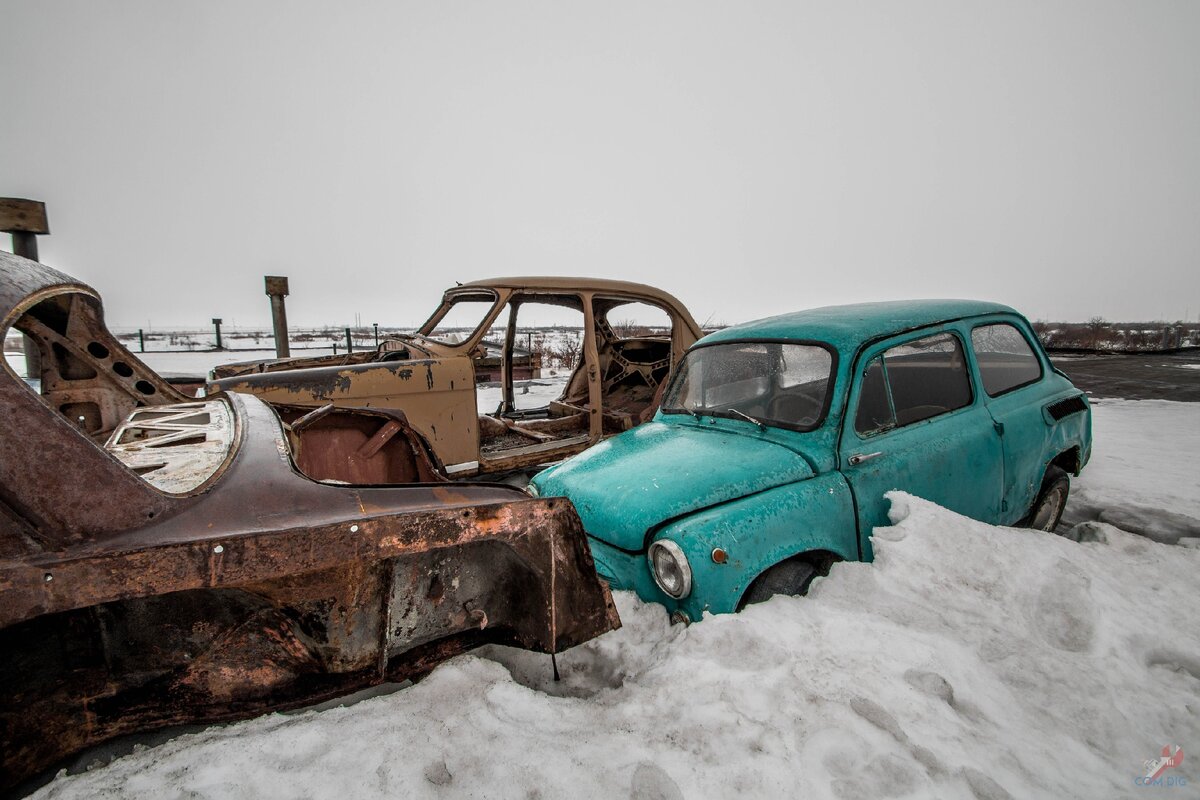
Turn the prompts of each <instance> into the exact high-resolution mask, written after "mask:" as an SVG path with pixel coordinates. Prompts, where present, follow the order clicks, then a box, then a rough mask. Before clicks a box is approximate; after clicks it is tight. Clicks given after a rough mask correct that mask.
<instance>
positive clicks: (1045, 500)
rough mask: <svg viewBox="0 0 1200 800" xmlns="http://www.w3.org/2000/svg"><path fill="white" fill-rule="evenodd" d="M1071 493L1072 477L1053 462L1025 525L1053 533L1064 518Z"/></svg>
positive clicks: (1047, 469)
mask: <svg viewBox="0 0 1200 800" xmlns="http://www.w3.org/2000/svg"><path fill="white" fill-rule="evenodd" d="M1070 493H1071V479H1070V477H1068V475H1067V473H1066V472H1064V471H1063V470H1062V469H1060V468H1059V467H1056V466H1054V465H1053V464H1051V465H1050V466H1048V467H1046V477H1045V478H1044V479H1043V480H1042V488H1041V491H1039V492H1038V496H1037V499H1036V500H1034V501H1033V508H1031V509H1030V510H1029V516H1028V517H1026V518H1025V527H1027V528H1033V529H1034V530H1039V531H1046V532H1047V533H1053V532H1054V529H1055V528H1057V527H1058V522H1059V520H1061V519H1062V514H1063V509H1064V508H1066V507H1067V496H1068V495H1069V494H1070Z"/></svg>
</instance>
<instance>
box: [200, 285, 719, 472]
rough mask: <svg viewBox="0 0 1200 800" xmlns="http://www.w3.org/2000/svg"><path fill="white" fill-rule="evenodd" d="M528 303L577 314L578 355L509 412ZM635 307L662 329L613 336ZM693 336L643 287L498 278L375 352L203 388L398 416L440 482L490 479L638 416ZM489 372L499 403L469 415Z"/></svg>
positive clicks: (449, 294)
mask: <svg viewBox="0 0 1200 800" xmlns="http://www.w3.org/2000/svg"><path fill="white" fill-rule="evenodd" d="M472 302H474V303H477V304H479V305H480V306H482V307H484V308H486V311H481V312H479V313H480V316H479V318H478V322H477V327H476V328H475V329H474V331H473V332H468V333H467V335H465V336H464V337H463V338H462V339H461V340H459V341H454V342H451V341H449V340H447V339H444V338H441V339H439V338H438V337H437V336H436V333H437V330H438V326H439V324H440V323H441V321H442V320H444V319H446V318H447V317H448V316H449V315H450V314H452V309H453V308H454V307H455V306H456V305H457V304H459V303H468V304H469V303H472ZM538 306H542V307H553V308H565V309H571V310H573V311H576V312H578V313H579V320H580V323H581V324H582V330H583V336H582V340H581V343H580V345H581V346H580V351H581V352H580V353H579V354H578V359H577V361H576V363H575V364H574V366H573V368H572V369H571V372H570V375H569V377H568V379H567V381H566V386H565V388H564V390H563V393H562V395H561V396H560V397H559V398H558V399H557V400H556V401H554V402H552V403H550V404H549V405H548V406H547V407H546V408H544V409H536V410H532V409H523V410H518V409H517V407H516V403H515V396H514V388H513V384H514V379H515V376H517V375H518V374H519V372H520V370H521V369H525V370H531V369H532V363H533V361H532V359H533V355H532V353H530V354H527V355H520V354H518V352H517V350H518V338H519V337H518V332H517V326H516V325H517V323H516V320H517V312H518V310H519V309H529V308H531V307H538ZM637 306H647V307H650V308H653V309H657V311H658V312H661V314H662V315H663V317H664V318H665V319H667V320H669V322H670V325H669V328H668V329H665V330H662V331H658V332H646V333H641V334H621V333H618V332H617V330H616V329H615V328H614V323H613V320H614V319H616V318H617V317H619V316H620V315H621V314H622V313H624V312H623V310H624V309H628V308H631V307H637ZM521 313H524V312H523V311H522V312H521ZM505 315H507V324H505V322H504V320H505ZM493 327H496V328H503V329H504V334H503V341H500V342H495V343H491V346H492V347H493V348H495V349H498V350H499V363H498V365H497V363H496V357H494V356H489V355H488V351H487V347H486V346H487V345H489V343H488V342H487V341H486V340H485V336H486V335H487V334H488V332H489V331H490V330H492V329H493ZM700 335H701V330H700V326H699V325H697V324H696V322H695V320H693V319H692V316H691V314H689V313H688V310H687V309H686V308H685V307H684V306H683V304H682V303H680V302H679V301H678V300H677V299H676V298H675V297H673V296H672V295H670V294H668V293H666V292H664V291H662V290H660V289H656V288H654V287H651V286H645V285H642V284H637V283H630V282H627V281H614V280H605V279H591V278H589V279H584V278H554V277H523V278H522V277H517V278H502V279H494V280H485V281H475V282H472V283H467V284H463V285H460V286H456V287H454V288H452V289H449V290H447V291H446V293H445V295H444V296H443V298H442V303H441V305H439V306H438V308H437V309H436V310H435V311H434V313H433V315H432V316H431V317H430V318H429V320H428V321H427V322H426V323H425V324H424V325H422V326H421V327H420V328H419V329H418V330H417V332H416V333H415V334H413V335H411V336H403V337H395V338H393V339H390V340H385V341H384V342H383V343H382V344H381V345H380V347H379V349H378V350H374V351H369V352H359V353H349V354H342V355H335V356H322V357H315V358H314V357H309V358H291V359H281V360H267V361H253V362H244V363H241V364H226V365H222V366H220V367H217V368H216V369H214V370H213V374H212V380H211V381H210V383H209V387H210V389H213V390H225V391H236V392H246V393H252V394H255V395H257V396H259V397H261V398H263V399H264V400H266V401H267V402H268V403H271V404H298V405H306V406H313V407H315V406H320V405H324V404H327V403H329V404H333V405H334V406H336V407H339V408H375V409H379V408H386V409H394V410H400V411H403V412H404V413H405V415H406V416H407V419H408V420H409V422H410V423H411V425H412V427H413V429H414V430H415V431H416V432H417V434H418V435H419V436H421V437H422V438H423V439H424V441H425V442H427V444H428V446H429V448H430V449H431V450H432V451H433V452H434V453H436V454H437V456H438V458H439V459H440V460H441V461H442V463H443V464H444V465H445V473H446V474H447V475H449V476H452V477H456V478H470V477H474V476H477V475H483V476H492V477H495V476H497V475H501V474H503V473H507V472H513V471H518V470H527V469H532V468H536V467H538V466H539V465H544V464H548V463H551V462H554V461H558V460H561V459H564V458H567V457H568V456H571V455H574V454H575V453H579V452H581V451H583V450H585V449H586V448H588V447H590V446H592V445H594V444H596V443H597V442H599V441H600V440H601V439H603V438H604V437H606V436H610V435H612V434H615V433H620V432H621V431H624V430H628V429H629V428H632V427H634V426H635V425H638V424H639V423H641V422H644V421H645V420H647V419H649V418H650V417H651V416H652V415H653V413H654V411H655V409H656V408H657V406H658V401H659V395H660V392H661V388H662V387H663V386H665V384H666V382H667V380H668V378H669V377H670V374H671V370H672V369H673V367H674V365H675V364H676V363H677V362H678V360H679V359H680V358H682V356H683V353H684V351H686V350H687V348H688V347H690V346H691V345H692V344H693V343H694V342H695V341H696V340H697V339H698V338H699V337H700ZM497 372H498V373H499V374H498V377H499V382H500V385H501V386H500V388H501V397H502V399H501V402H500V407H499V408H498V409H481V408H477V403H476V394H475V385H476V381H477V380H485V379H491V378H494V377H497Z"/></svg>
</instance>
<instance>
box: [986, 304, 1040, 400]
mask: <svg viewBox="0 0 1200 800" xmlns="http://www.w3.org/2000/svg"><path fill="white" fill-rule="evenodd" d="M971 346H972V347H973V348H975V361H976V362H978V364H979V376H980V377H981V378H982V379H983V390H984V391H985V392H987V393H988V396H989V397H995V396H996V395H999V394H1004V393H1005V392H1008V391H1012V390H1013V389H1016V388H1018V387H1021V386H1025V385H1026V384H1030V383H1033V382H1034V381H1036V380H1038V379H1039V378H1041V377H1042V364H1041V362H1040V361H1038V358H1037V356H1036V355H1034V353H1033V348H1031V347H1030V346H1029V342H1028V341H1026V339H1025V337H1024V336H1022V335H1021V332H1020V331H1019V330H1017V329H1016V328H1015V327H1013V326H1012V325H1009V324H1008V323H1003V322H1002V323H998V324H996V325H980V326H979V327H978V328H976V329H975V330H973V331H971Z"/></svg>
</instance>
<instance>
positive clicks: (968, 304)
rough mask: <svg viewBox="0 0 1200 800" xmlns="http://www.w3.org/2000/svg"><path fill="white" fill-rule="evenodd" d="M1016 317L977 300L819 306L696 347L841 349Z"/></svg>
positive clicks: (732, 330) (731, 330)
mask: <svg viewBox="0 0 1200 800" xmlns="http://www.w3.org/2000/svg"><path fill="white" fill-rule="evenodd" d="M1001 313H1003V314H1016V313H1017V312H1016V311H1015V310H1013V309H1012V308H1010V307H1009V306H1006V305H1002V304H1000V303H988V302H984V301H981V300H893V301H889V302H884V303H856V304H853V305H845V306H824V307H822V308H810V309H807V310H805V311H795V312H792V313H790V314H781V315H779V316H777V317H767V318H766V319H760V320H755V321H753V322H744V323H742V324H740V325H733V326H730V327H728V328H723V329H721V330H719V331H717V332H716V333H712V334H709V335H708V336H705V337H704V338H703V339H701V340H700V341H699V342H697V345H705V344H713V343H715V342H725V341H735V340H742V339H811V340H815V341H820V342H828V343H829V344H831V345H833V346H834V347H836V348H838V349H839V350H842V351H849V350H854V349H857V348H858V346H859V345H861V344H863V343H865V342H869V341H871V340H873V339H878V338H880V337H883V336H888V335H890V334H893V333H900V332H902V331H908V330H913V329H914V328H923V327H925V326H927V325H936V324H938V323H942V322H951V321H953V320H958V319H963V318H964V317H977V316H981V315H984V314H1001Z"/></svg>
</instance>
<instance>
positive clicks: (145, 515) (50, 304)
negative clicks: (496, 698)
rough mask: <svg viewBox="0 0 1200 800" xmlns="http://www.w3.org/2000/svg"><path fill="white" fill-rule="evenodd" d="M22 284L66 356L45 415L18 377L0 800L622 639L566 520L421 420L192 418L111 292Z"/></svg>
mask: <svg viewBox="0 0 1200 800" xmlns="http://www.w3.org/2000/svg"><path fill="white" fill-rule="evenodd" d="M0 278H2V280H0V314H3V320H4V330H7V328H8V327H9V326H13V325H15V326H16V327H18V328H20V329H22V330H24V331H26V332H28V333H30V335H31V336H33V337H35V338H36V339H37V341H38V342H39V347H41V348H42V352H43V353H44V354H48V359H47V361H48V365H47V366H46V367H45V369H44V371H43V394H41V395H40V396H39V395H38V394H37V393H35V392H34V390H33V389H31V388H30V387H29V386H28V385H26V384H25V383H24V381H22V380H21V379H20V378H18V377H17V376H16V375H15V374H14V373H13V372H12V371H11V370H10V369H9V368H8V367H7V366H6V365H5V366H3V367H2V368H0V791H3V790H5V789H8V788H11V787H12V786H14V785H17V784H18V783H20V782H21V781H23V780H25V779H27V778H28V777H30V776H31V775H34V774H36V773H37V772H39V771H41V770H44V769H47V768H50V767H52V766H53V765H54V764H56V763H57V762H59V761H60V760H61V759H63V758H65V757H67V756H69V755H70V754H72V753H75V752H77V751H79V750H81V749H83V748H86V747H88V746H91V745H94V744H97V743H99V742H102V741H104V740H106V739H108V738H111V737H113V736H117V735H121V734H124V733H129V732H132V731H141V730H148V729H153V728H157V727H162V726H167V725H174V724H180V723H194V722H207V721H217V720H229V719H238V718H243V717H248V716H252V715H254V714H257V713H260V712H262V711H264V710H268V709H277V708H288V707H294V706H300V705H304V704H308V703H313V702H319V701H321V700H324V699H327V698H330V697H334V696H337V695H338V694H342V693H345V692H348V691H352V690H355V689H358V688H362V687H365V686H370V685H373V684H377V683H380V682H385V681H395V680H400V679H403V678H405V677H408V676H411V675H417V674H420V673H423V672H426V671H428V670H429V669H431V668H432V667H433V666H435V665H436V664H437V663H439V662H440V661H442V660H444V659H445V658H448V657H450V656H452V655H455V654H456V653H460V652H463V651H464V650H467V649H469V648H471V647H475V646H477V645H480V644H484V643H493V642H494V643H503V644H509V645H513V646H518V647H525V648H529V649H532V650H537V651H540V652H546V653H555V652H560V651H561V650H563V649H565V648H568V647H571V646H573V645H575V644H579V643H581V642H584V641H587V640H588V639H590V638H592V637H594V636H597V635H599V634H601V633H603V632H605V631H607V630H611V629H613V628H615V627H618V626H619V624H620V622H619V620H618V618H617V616H616V612H615V610H614V608H613V605H612V598H611V595H610V594H609V591H608V587H607V585H606V584H604V583H603V582H602V581H600V580H599V579H598V578H597V577H596V574H595V569H594V565H593V563H592V560H591V555H590V552H589V550H588V547H587V544H586V540H585V537H584V535H583V531H582V526H581V524H580V522H579V518H578V516H577V515H576V513H575V511H574V509H573V507H572V506H571V505H570V504H569V503H568V502H565V501H562V500H533V499H530V498H528V497H527V496H526V495H525V494H524V493H522V492H520V491H518V490H516V489H513V488H511V487H507V486H501V485H488V484H467V483H449V482H447V481H446V479H445V478H444V477H443V472H444V469H443V465H442V464H441V462H440V461H439V460H438V456H437V454H436V453H435V452H434V451H432V450H431V449H430V448H429V446H428V444H427V442H426V441H425V439H424V438H423V437H422V436H421V435H420V433H418V432H417V430H415V428H414V426H412V425H410V424H409V421H408V419H407V418H406V416H405V415H404V414H403V413H401V412H397V411H393V410H386V409H384V410H368V409H343V408H336V407H335V406H334V405H333V404H332V403H326V404H324V405H323V406H321V407H320V408H316V409H314V408H312V407H311V406H303V405H301V406H292V405H282V404H281V405H280V406H279V407H278V408H272V407H271V406H269V405H268V404H267V403H265V402H263V401H262V400H260V399H258V398H256V397H253V396H249V395H239V394H230V393H218V394H215V395H211V396H209V397H207V398H205V400H203V401H199V402H197V401H194V400H193V401H190V402H188V401H186V399H185V398H182V397H180V396H179V395H178V394H177V393H175V392H174V391H173V390H172V389H170V387H169V386H167V385H166V384H165V383H163V382H162V381H161V379H160V378H159V377H158V376H157V375H155V374H154V373H153V372H152V371H150V370H149V369H148V368H146V367H145V365H143V364H141V362H139V361H137V360H136V359H135V358H134V357H133V356H132V355H131V354H129V353H128V352H127V351H125V350H124V349H123V348H121V347H120V345H119V344H118V343H117V342H115V340H114V339H113V338H112V337H111V335H110V334H109V333H108V331H107V329H106V328H105V327H104V324H103V318H102V314H101V307H100V303H99V298H98V297H97V296H96V295H95V292H93V291H92V290H91V289H89V288H88V287H86V286H83V285H82V284H79V283H77V282H75V281H73V280H72V279H70V278H69V277H67V276H65V275H62V274H61V273H58V272H55V271H54V270H51V269H49V268H46V267H43V266H42V265H39V264H35V263H33V262H29V261H26V260H24V259H20V258H17V257H15V256H9V255H7V254H0ZM22 293H24V294H22ZM116 364H121V365H123V368H121V369H116V368H115V365H116ZM139 381H141V382H144V385H140V386H139V384H138V382H139ZM148 388H149V389H152V390H153V391H148V390H147V389H148ZM85 402H86V403H91V404H92V410H91V411H90V412H89V414H90V416H89V414H81V415H79V416H82V417H83V419H78V418H76V416H75V414H74V412H75V411H77V410H79V409H80V408H81V406H80V404H81V403H85Z"/></svg>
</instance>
